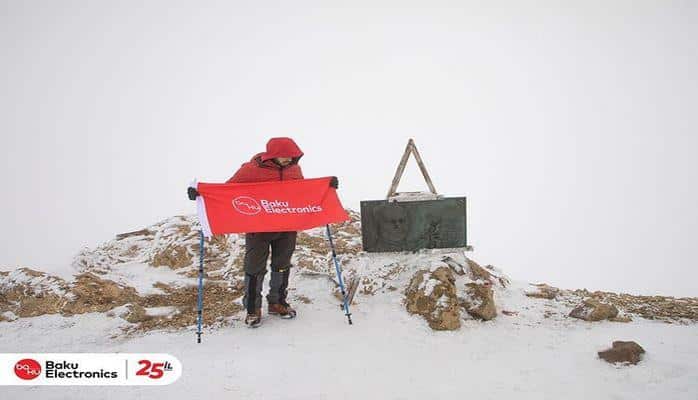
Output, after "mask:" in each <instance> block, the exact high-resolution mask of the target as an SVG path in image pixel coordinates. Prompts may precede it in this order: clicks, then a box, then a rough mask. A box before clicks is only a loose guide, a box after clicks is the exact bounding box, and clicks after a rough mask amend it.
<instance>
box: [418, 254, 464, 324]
mask: <svg viewBox="0 0 698 400" xmlns="http://www.w3.org/2000/svg"><path fill="white" fill-rule="evenodd" d="M405 306H406V308H407V311H408V312H410V313H411V314H418V315H421V316H422V317H423V318H424V319H425V320H426V321H427V322H428V323H429V327H431V328H432V329H434V330H439V331H442V330H456V329H458V328H460V325H461V324H460V308H459V304H458V298H457V296H456V285H455V278H454V277H453V273H452V272H451V269H450V268H449V267H445V266H444V267H438V268H436V269H435V270H434V271H429V270H421V271H418V272H417V273H415V274H414V276H413V277H412V280H411V281H410V284H409V286H408V287H407V289H406V291H405Z"/></svg>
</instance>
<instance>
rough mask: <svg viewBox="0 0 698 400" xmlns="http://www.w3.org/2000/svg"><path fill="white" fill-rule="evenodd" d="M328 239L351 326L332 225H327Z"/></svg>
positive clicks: (345, 311)
mask: <svg viewBox="0 0 698 400" xmlns="http://www.w3.org/2000/svg"><path fill="white" fill-rule="evenodd" d="M327 239H328V240H329V241H330V248H331V249H332V259H333V260H334V268H335V270H336V271H337V280H338V281H339V290H341V291H342V305H343V307H342V308H344V315H346V316H347V320H348V321H349V325H351V324H352V322H351V313H350V312H349V304H348V302H347V294H346V293H345V292H344V281H343V280H342V271H341V270H340V269H339V263H338V262H337V252H336V251H335V249H334V242H332V231H331V230H330V224H327Z"/></svg>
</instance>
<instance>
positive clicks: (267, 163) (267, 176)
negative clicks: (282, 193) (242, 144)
mask: <svg viewBox="0 0 698 400" xmlns="http://www.w3.org/2000/svg"><path fill="white" fill-rule="evenodd" d="M277 157H283V158H291V159H292V161H291V163H290V164H289V165H287V166H285V167H282V166H280V165H278V164H276V163H275V162H274V161H273V159H274V158H277ZM301 157H303V152H302V151H301V149H300V148H299V147H298V145H297V144H296V142H294V141H293V139H291V138H286V137H280V138H272V139H269V141H268V142H267V151H266V152H264V153H259V154H256V155H255V156H254V157H252V159H251V160H250V161H248V162H246V163H244V164H242V166H241V167H240V169H238V171H237V172H236V173H235V175H233V176H232V177H231V178H230V179H228V181H227V182H226V183H246V182H266V181H283V180H289V179H303V173H302V172H301V167H300V165H298V160H300V158H301Z"/></svg>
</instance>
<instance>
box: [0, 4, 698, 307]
mask: <svg viewBox="0 0 698 400" xmlns="http://www.w3.org/2000/svg"><path fill="white" fill-rule="evenodd" d="M143 3H145V4H141V2H136V1H121V2H107V1H102V2H99V1H90V2H88V1H78V2H75V1H7V0H1V1H0V49H1V55H2V62H1V63H0V76H2V79H0V132H1V133H2V163H3V167H2V170H1V172H0V173H1V175H0V181H1V182H2V184H3V185H4V189H3V191H2V193H3V194H2V196H0V213H1V214H0V217H1V220H2V222H3V228H4V229H2V238H1V239H2V240H1V244H0V268H2V269H7V268H11V267H15V266H18V265H21V266H31V267H34V268H37V269H44V270H61V269H64V267H65V266H66V265H68V264H69V262H70V259H71V258H72V256H73V255H74V254H75V253H77V251H79V250H80V248H81V247H83V246H94V245H96V244H98V243H100V242H102V241H104V240H108V239H111V238H113V236H114V234H116V233H120V232H125V231H131V230H136V229H140V228H143V227H145V226H147V225H149V224H152V223H154V222H157V221H159V220H161V219H163V218H167V217H169V216H172V215H178V214H189V213H194V203H193V202H190V201H188V200H187V199H186V197H185V189H186V186H187V184H188V182H189V181H190V180H192V179H194V178H198V179H199V180H201V181H207V182H219V181H222V180H225V179H227V178H228V177H230V176H231V175H232V174H233V173H234V172H235V170H236V169H237V168H238V167H239V166H240V164H241V163H242V162H244V161H246V160H247V159H249V158H250V157H251V156H252V155H253V154H254V153H257V152H259V151H262V150H263V147H264V144H265V143H266V141H267V139H268V138H270V137H273V136H291V137H293V138H294V139H295V140H296V141H297V143H298V144H299V145H300V147H301V148H302V149H303V150H304V152H305V154H306V155H305V157H304V158H303V160H302V161H301V165H302V167H303V170H304V173H305V175H306V177H317V176H328V175H336V176H338V177H339V181H340V190H339V193H340V197H341V199H342V200H343V202H344V204H345V205H346V206H349V207H352V208H354V209H358V204H359V201H360V200H364V199H366V200H368V199H381V198H383V197H384V196H385V194H386V192H387V190H388V187H389V185H390V181H391V179H392V176H393V174H394V172H395V168H396V165H397V162H398V161H399V158H400V156H401V155H402V151H403V149H404V146H405V144H406V142H407V140H408V138H410V137H412V138H414V139H415V141H416V144H417V146H418V148H419V150H420V153H421V155H422V157H423V158H424V160H425V162H426V165H427V168H428V170H429V172H430V174H431V176H432V178H433V181H434V184H435V186H436V189H437V190H438V191H439V192H440V193H442V194H445V195H466V196H467V197H468V205H469V215H468V216H469V235H468V236H469V240H470V241H471V244H472V245H473V246H474V247H475V252H474V253H473V255H472V256H473V257H474V258H475V259H476V260H478V261H480V262H482V263H485V264H494V265H496V266H498V267H500V268H502V269H503V270H504V271H505V272H506V273H507V274H509V275H510V276H511V277H513V278H514V279H522V280H528V281H531V282H548V283H550V284H554V285H557V286H561V287H566V288H582V287H586V288H589V289H603V290H621V291H626V292H630V293H643V294H652V293H663V294H670V295H683V296H698V290H697V289H696V287H697V285H696V284H695V281H696V278H698V272H697V271H698V268H697V267H698V262H697V261H698V255H696V248H697V247H698V246H696V244H695V243H696V239H698V211H696V204H698V194H697V193H698V191H697V189H696V182H698V161H696V158H695V153H696V149H698V133H697V129H696V128H697V127H698V112H697V111H698V107H697V106H698V78H697V73H696V71H698V50H697V49H698V46H697V43H698V40H697V39H698V27H697V25H698V24H697V22H698V6H697V4H698V3H696V2H692V1H683V2H682V1H676V2H671V1H656V2H642V1H632V2H631V1H603V2H592V1H578V2H567V3H565V2H549V3H546V2H523V1H514V2H502V3H497V5H494V4H493V2H466V1H453V2H438V1H424V2H406V1H400V2H378V1H370V2H361V1H352V2H334V3H335V5H331V3H333V2H300V1H294V2H288V1H280V2H267V1H265V2H237V3H236V2H201V1H198V2H193V1H192V2H173V1H148V2H143ZM560 3H564V4H560ZM406 175H407V176H406V177H405V179H403V181H404V182H403V184H402V185H401V187H400V190H403V191H409V190H423V189H426V185H425V184H424V183H423V182H422V180H421V176H420V175H419V172H418V169H417V168H416V165H415V163H414V161H413V160H410V164H409V165H408V168H407V173H406Z"/></svg>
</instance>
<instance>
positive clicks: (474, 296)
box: [462, 282, 497, 321]
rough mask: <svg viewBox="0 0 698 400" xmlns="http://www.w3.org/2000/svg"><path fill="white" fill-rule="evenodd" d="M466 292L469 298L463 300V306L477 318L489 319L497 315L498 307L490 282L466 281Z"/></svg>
mask: <svg viewBox="0 0 698 400" xmlns="http://www.w3.org/2000/svg"><path fill="white" fill-rule="evenodd" d="M465 293H466V295H467V298H465V299H463V300H462V306H463V307H464V308H465V310H466V311H467V312H468V314H470V315H472V316H473V317H475V318H478V319H482V320H485V321H489V320H491V319H493V318H494V317H496V316H497V307H496V306H495V304H494V292H493V290H492V285H491V284H489V283H485V284H480V283H474V282H471V283H466V284H465Z"/></svg>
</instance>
